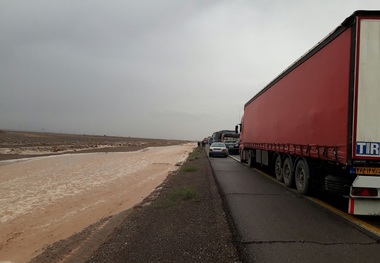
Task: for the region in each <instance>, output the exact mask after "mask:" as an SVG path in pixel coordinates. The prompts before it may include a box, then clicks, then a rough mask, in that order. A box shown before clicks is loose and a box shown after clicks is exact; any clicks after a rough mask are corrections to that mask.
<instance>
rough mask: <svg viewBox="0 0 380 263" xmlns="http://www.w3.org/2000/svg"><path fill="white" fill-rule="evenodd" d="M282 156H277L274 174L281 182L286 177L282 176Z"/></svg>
mask: <svg viewBox="0 0 380 263" xmlns="http://www.w3.org/2000/svg"><path fill="white" fill-rule="evenodd" d="M281 165H282V163H281V155H279V154H278V155H277V158H276V161H275V162H274V174H275V175H276V179H277V181H279V182H282V181H283V179H284V177H283V176H282V167H281Z"/></svg>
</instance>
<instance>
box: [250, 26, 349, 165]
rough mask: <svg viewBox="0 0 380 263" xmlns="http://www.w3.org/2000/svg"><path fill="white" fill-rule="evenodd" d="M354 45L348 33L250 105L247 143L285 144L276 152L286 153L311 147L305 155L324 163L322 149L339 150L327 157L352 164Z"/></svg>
mask: <svg viewBox="0 0 380 263" xmlns="http://www.w3.org/2000/svg"><path fill="white" fill-rule="evenodd" d="M351 43H352V28H348V29H346V30H345V31H343V32H342V33H341V34H340V35H338V36H337V37H336V38H335V39H333V40H332V41H331V42H330V43H328V44H327V45H326V46H324V47H323V48H322V49H320V50H319V51H318V52H317V53H315V54H314V55H312V56H311V57H310V58H308V59H307V60H306V61H304V62H303V63H302V64H301V65H299V66H298V67H296V68H295V69H293V70H292V71H290V72H289V73H288V74H286V75H285V76H284V77H282V78H280V79H279V80H278V81H277V82H274V84H272V86H269V88H267V89H266V90H265V91H264V92H263V93H261V94H260V95H259V96H257V97H254V98H253V99H252V100H250V102H248V103H247V104H246V105H245V109H244V117H243V124H242V125H243V126H244V128H243V130H244V144H245V145H250V144H251V145H253V144H255V145H256V146H255V147H257V145H258V144H261V145H271V146H270V147H273V145H283V146H282V147H281V146H280V148H278V149H276V150H277V151H284V152H286V151H290V150H292V149H293V151H303V150H302V149H305V148H304V147H310V148H309V149H308V151H307V150H306V152H307V153H305V152H302V154H308V155H309V156H311V157H319V158H323V156H322V155H323V154H322V152H319V150H318V147H320V146H321V147H330V149H333V148H334V147H335V149H336V150H334V153H329V154H330V156H328V154H326V156H325V157H326V158H327V159H335V160H336V161H339V162H341V163H347V161H348V160H347V159H348V154H347V151H348V150H351V149H348V130H349V122H348V120H349V118H352V116H350V115H352V113H351V114H350V113H349V103H350V102H349V88H350V61H351V54H352V53H351V51H352V50H351V48H352V47H351ZM259 147H260V146H259ZM297 149H298V150H297ZM323 149H327V148H323ZM331 155H332V156H331ZM334 155H335V156H334Z"/></svg>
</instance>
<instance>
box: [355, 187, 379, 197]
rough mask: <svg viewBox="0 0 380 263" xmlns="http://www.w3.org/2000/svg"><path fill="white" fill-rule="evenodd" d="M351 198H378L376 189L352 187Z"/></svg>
mask: <svg viewBox="0 0 380 263" xmlns="http://www.w3.org/2000/svg"><path fill="white" fill-rule="evenodd" d="M351 195H352V196H363V197H365V196H378V193H377V189H376V188H364V187H352V188H351Z"/></svg>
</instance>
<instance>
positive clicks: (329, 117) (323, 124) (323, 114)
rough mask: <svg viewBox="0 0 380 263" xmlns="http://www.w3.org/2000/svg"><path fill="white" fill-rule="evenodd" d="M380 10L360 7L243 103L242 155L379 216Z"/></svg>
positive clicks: (298, 184) (302, 186)
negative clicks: (366, 9) (361, 8)
mask: <svg viewBox="0 0 380 263" xmlns="http://www.w3.org/2000/svg"><path fill="white" fill-rule="evenodd" d="M379 113H380V11H356V12H354V13H353V14H352V15H351V16H349V17H348V18H346V19H345V20H344V21H343V22H342V23H341V25H339V26H338V27H337V28H336V29H335V30H334V31H333V32H332V33H330V34H329V35H328V36H327V37H326V38H325V39H323V40H322V41H321V42H319V43H318V44H317V45H316V46H315V47H313V48H312V49H311V50H310V51H308V52H307V53H306V54H305V55H304V56H302V57H301V58H299V59H298V60H297V61H296V62H295V63H293V64H292V65H291V66H289V67H288V68H287V69H286V70H285V71H283V72H282V73H281V74H280V75H279V76H277V77H276V78H275V79H274V80H273V81H271V82H270V83H269V84H268V85H267V86H266V87H264V88H263V89H262V90H261V91H260V92H259V93H258V94H256V95H255V96H254V97H253V98H252V99H250V100H249V101H248V102H247V103H246V104H245V105H244V115H243V117H242V120H241V123H240V124H239V125H237V127H236V131H235V132H236V133H240V149H239V152H240V160H241V162H245V163H247V164H248V165H249V166H250V167H261V166H266V167H269V168H271V169H272V170H273V173H274V174H275V177H276V179H277V180H278V181H281V182H283V183H284V184H285V185H286V186H288V187H295V188H296V189H297V191H298V192H299V193H300V194H303V195H306V194H308V193H310V192H311V191H314V190H321V189H324V190H327V191H329V192H330V193H333V194H335V195H339V196H344V197H347V198H349V206H348V213H350V214H357V215H380V115H379Z"/></svg>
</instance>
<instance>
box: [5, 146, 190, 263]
mask: <svg viewBox="0 0 380 263" xmlns="http://www.w3.org/2000/svg"><path fill="white" fill-rule="evenodd" d="M194 147H195V145H194V144H183V145H173V146H165V147H152V148H146V149H143V150H140V151H136V152H122V153H121V152H120V153H118V152H109V153H86V154H80V153H78V154H66V155H58V156H46V157H36V158H29V159H18V160H9V161H2V162H0V192H1V195H0V262H1V261H10V262H27V261H28V260H30V259H31V258H32V257H34V256H36V255H38V254H40V253H41V252H42V251H43V249H44V247H46V246H47V245H49V244H52V243H54V242H56V241H58V240H61V239H65V238H67V237H69V236H71V235H73V234H74V233H77V232H79V231H81V230H82V229H84V228H85V227H87V226H89V225H91V224H93V223H95V222H97V221H99V220H100V219H102V218H105V217H108V216H111V215H115V214H117V213H119V212H121V211H124V210H127V209H129V208H131V207H133V206H134V205H136V204H138V203H140V202H141V201H142V200H143V199H144V198H145V197H147V196H148V195H149V194H150V193H151V192H152V191H153V190H154V189H155V188H156V187H157V186H159V185H160V184H161V183H162V182H163V180H164V179H165V178H166V177H167V175H168V174H169V173H170V172H172V171H175V170H177V169H178V168H179V165H180V164H182V163H183V162H184V161H185V160H186V158H187V157H188V155H189V153H190V152H191V151H192V150H193V149H194Z"/></svg>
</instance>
